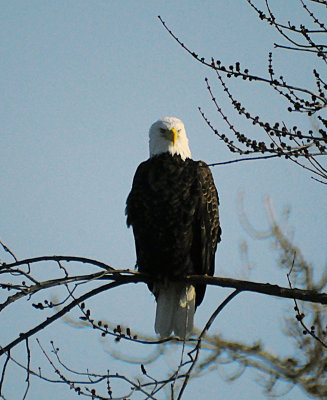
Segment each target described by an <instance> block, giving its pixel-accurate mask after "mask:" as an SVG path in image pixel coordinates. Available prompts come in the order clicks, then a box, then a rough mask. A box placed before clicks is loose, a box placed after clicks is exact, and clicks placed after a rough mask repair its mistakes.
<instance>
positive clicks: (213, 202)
mask: <svg viewBox="0 0 327 400" xmlns="http://www.w3.org/2000/svg"><path fill="white" fill-rule="evenodd" d="M197 164H198V168H197V181H198V184H199V186H198V190H199V192H200V193H199V203H198V208H197V213H196V218H195V221H194V224H195V226H194V244H193V249H192V251H193V253H194V257H195V260H197V261H196V262H195V263H194V265H195V273H196V274H199V275H211V276H212V275H213V274H214V270H215V253H216V248H217V243H218V242H220V238H221V228H220V223H219V211H218V207H219V198H218V193H217V189H216V186H215V183H214V180H213V177H212V174H211V171H210V168H209V167H208V166H207V164H206V163H204V162H203V161H199V162H198V163H197ZM204 292H205V286H204V285H197V286H196V294H197V299H196V305H197V306H198V305H199V304H200V303H201V302H202V300H203V296H204Z"/></svg>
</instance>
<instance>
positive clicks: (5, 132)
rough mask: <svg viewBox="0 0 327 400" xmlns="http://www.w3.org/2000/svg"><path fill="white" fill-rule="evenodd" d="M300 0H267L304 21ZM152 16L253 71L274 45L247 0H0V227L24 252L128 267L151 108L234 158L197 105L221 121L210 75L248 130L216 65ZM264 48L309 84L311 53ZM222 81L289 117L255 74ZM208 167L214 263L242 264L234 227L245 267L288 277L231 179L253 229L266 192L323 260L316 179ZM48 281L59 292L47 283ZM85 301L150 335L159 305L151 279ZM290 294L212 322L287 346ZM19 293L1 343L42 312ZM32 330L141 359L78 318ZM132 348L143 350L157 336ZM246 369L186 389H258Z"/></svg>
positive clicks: (45, 391)
mask: <svg viewBox="0 0 327 400" xmlns="http://www.w3.org/2000/svg"><path fill="white" fill-rule="evenodd" d="M297 3H298V2H297V1H289V3H288V4H285V2H283V1H276V2H275V5H276V7H277V8H276V9H278V8H280V9H281V7H282V8H283V10H284V12H285V14H286V16H285V20H286V21H287V20H288V19H290V18H295V19H296V20H297V21H298V20H300V18H301V15H302V12H300V11H301V10H299V9H298V8H297V7H296V5H297ZM295 10H297V11H295ZM159 14H160V15H161V16H162V17H163V19H164V20H166V22H167V23H168V25H169V26H170V27H171V28H172V29H173V30H174V32H175V33H176V34H177V35H178V36H179V37H180V38H181V39H182V40H183V41H185V43H187V44H188V45H189V46H190V47H191V48H192V50H194V51H196V52H198V53H199V54H201V55H203V56H204V57H208V58H209V57H211V56H214V57H215V58H217V59H221V60H225V61H226V64H229V63H232V62H235V61H241V64H243V65H244V67H248V68H249V69H250V71H252V72H258V73H262V74H263V73H265V72H266V65H267V58H268V52H269V51H270V50H272V47H273V45H272V43H273V42H274V41H276V40H277V37H276V35H275V34H274V31H273V30H272V29H271V28H270V27H269V26H266V25H265V24H263V23H262V22H260V21H258V20H257V18H256V16H255V14H254V13H253V11H252V10H251V9H250V8H249V6H248V5H247V4H246V2H245V1H244V0H235V1H233V2H226V1H223V0H217V1H198V0H196V1H166V2H164V1H138V2H136V1H131V0H129V1H109V0H108V1H104V0H103V1H100V0H95V1H80V0H75V1H63V0H56V1H33V0H31V1H28V2H26V1H14V2H10V1H7V2H2V4H1V17H2V18H1V19H2V23H1V26H0V35H1V39H0V41H1V50H0V51H1V60H2V61H1V66H0V72H1V76H0V80H1V93H2V96H1V106H0V120H1V126H0V160H1V169H0V183H1V196H0V221H1V222H0V237H1V238H2V240H3V241H4V242H5V243H6V244H7V245H8V246H9V247H11V248H12V249H13V250H14V251H15V253H16V255H17V257H18V258H27V257H33V256H39V255H52V254H60V255H79V256H85V257H91V258H96V259H98V260H101V261H103V262H107V263H108V264H109V265H111V266H113V267H115V268H132V267H133V266H134V264H135V251H134V241H133V236H132V232H131V230H127V228H126V224H125V216H124V209H125V201H126V197H127V195H128V192H129V190H130V188H131V182H132V178H133V175H134V172H135V169H136V168H137V166H138V164H139V163H140V162H141V161H143V160H144V159H146V158H147V157H148V137H147V134H148V129H149V126H150V125H151V124H152V122H154V121H155V120H157V119H158V118H160V117H163V116H167V115H170V116H176V117H178V118H181V119H182V120H183V121H184V123H185V126H186V130H187V132H188V136H189V139H190V147H191V150H192V154H193V157H194V158H195V159H203V160H204V161H206V162H208V163H212V162H219V161H224V160H228V159H231V158H232V156H231V154H230V153H229V152H228V151H227V150H226V148H225V147H224V146H223V144H222V143H221V142H219V141H217V140H216V138H215V137H214V136H213V135H212V133H211V131H210V130H209V129H208V128H207V126H206V124H205V123H204V121H203V119H202V118H201V116H200V114H199V112H198V110H197V107H198V106H201V107H202V109H203V110H204V111H205V112H206V113H207V114H208V116H209V117H210V119H211V120H212V121H213V122H214V124H215V125H216V126H217V128H219V129H220V130H226V126H225V125H224V124H223V121H222V120H221V119H220V118H219V117H218V115H217V114H216V112H215V109H214V107H213V104H211V102H210V100H209V95H208V92H207V91H206V89H205V83H204V78H205V77H206V76H207V77H208V78H209V79H210V82H211V83H212V86H213V87H214V88H215V91H216V97H217V99H218V101H219V103H220V104H221V105H222V106H223V107H224V109H225V110H226V112H227V113H228V115H229V116H230V117H231V118H232V120H233V121H235V123H238V124H239V126H238V128H239V129H244V131H245V132H246V133H247V132H251V130H252V129H253V128H252V126H251V125H247V124H246V122H245V121H243V120H240V119H239V118H237V116H236V115H235V114H234V113H233V110H232V108H231V107H230V105H229V104H228V100H227V99H226V97H225V95H224V93H223V91H222V90H221V88H220V87H219V85H218V84H216V80H215V76H214V74H213V73H212V72H210V71H209V70H206V69H204V68H203V67H202V66H201V65H200V64H198V63H196V62H195V61H193V59H192V58H190V56H188V55H187V54H186V53H185V52H184V51H183V50H182V49H181V48H180V47H179V46H178V45H177V44H176V42H174V41H173V40H172V38H171V37H170V36H169V35H168V34H167V32H166V31H165V30H164V28H163V27H162V25H161V24H160V22H159V21H158V19H157V15H159ZM274 54H275V60H276V69H278V67H279V68H280V71H279V72H278V73H280V74H281V73H282V74H283V75H284V76H285V77H288V78H289V81H292V82H293V80H294V81H295V82H296V79H300V80H303V82H304V83H305V84H307V85H310V84H311V83H312V78H311V75H310V71H311V69H312V65H311V64H310V59H309V58H308V59H306V58H304V59H302V58H301V59H300V58H299V55H298V54H294V58H290V57H289V55H287V54H286V53H283V52H276V51H274ZM299 67H301V68H299ZM316 67H318V65H317V66H316ZM283 68H284V69H287V70H289V74H287V73H286V72H284V71H283ZM228 84H229V85H230V87H231V88H232V89H233V90H234V93H235V94H237V95H239V97H240V100H242V101H243V102H244V104H245V105H247V106H249V107H250V109H251V110H253V112H254V113H256V114H257V113H261V115H263V117H264V118H266V119H268V120H269V121H274V120H277V119H279V120H280V119H282V120H283V121H285V122H286V123H292V124H293V122H292V118H293V116H292V115H289V114H288V113H287V112H285V108H286V103H285V102H284V101H282V100H280V99H279V98H278V96H273V95H272V94H271V92H270V91H267V90H266V89H265V87H264V86H263V85H257V86H253V87H252V86H251V87H250V86H249V85H248V84H247V83H246V84H244V82H243V81H241V80H240V81H239V80H234V81H228ZM302 123H303V124H304V125H305V126H309V125H310V123H311V122H310V121H307V120H306V119H304V118H302ZM297 124H298V122H297ZM213 174H214V178H215V181H216V185H217V187H218V190H219V194H220V200H221V209H220V212H221V221H222V228H223V237H222V243H221V244H220V245H219V248H218V252H217V257H216V260H217V262H216V275H217V276H219V275H221V276H228V277H234V278H244V277H247V271H246V270H245V267H244V266H243V265H242V260H241V258H240V253H239V244H240V241H241V240H247V241H248V244H249V255H250V261H251V262H253V263H254V264H255V265H256V268H255V269H254V270H253V271H252V273H251V275H250V277H249V278H250V279H253V280H257V281H262V282H270V283H277V284H281V285H284V286H287V279H286V276H285V274H284V272H282V271H280V270H278V269H277V268H276V265H275V260H276V255H275V254H273V253H272V252H271V249H270V247H269V244H268V243H267V242H262V241H261V242H257V241H253V240H252V239H251V238H249V237H248V236H247V234H246V232H245V231H244V230H243V228H242V227H241V225H240V222H239V217H238V214H237V198H238V194H239V193H240V191H243V192H244V196H245V209H246V212H247V213H248V215H249V218H250V220H251V221H253V223H254V224H255V226H256V227H257V228H258V229H265V228H266V227H267V220H266V218H265V212H264V204H263V198H264V196H265V195H268V196H270V197H271V199H272V202H273V204H274V207H275V210H276V214H277V216H280V215H281V213H282V210H283V209H284V207H285V206H291V209H292V211H291V216H290V219H289V222H288V228H289V229H290V230H293V231H294V238H295V241H296V242H297V243H298V244H299V245H300V246H301V247H302V248H303V252H304V254H305V256H307V257H308V259H309V260H312V261H313V262H314V263H315V268H316V270H317V275H319V271H321V270H322V268H325V266H326V237H327V231H326V226H327V224H326V207H325V197H326V196H325V191H326V188H325V186H323V185H320V184H318V183H316V182H314V181H313V180H311V179H310V175H309V174H308V173H306V172H304V171H303V170H302V169H300V168H299V167H296V166H293V165H291V164H289V163H287V162H285V161H281V160H274V161H266V162H250V163H239V164H237V165H236V164H234V165H229V166H221V167H215V168H213ZM1 258H2V259H3V258H5V256H4V255H1ZM69 267H70V268H73V266H71V265H70V266H69ZM38 268H39V273H40V275H42V277H43V278H46V279H49V278H50V277H52V276H53V275H52V274H53V273H54V272H55V267H53V266H52V267H50V266H49V265H42V266H39V267H38ZM75 268H76V267H75ZM76 271H77V272H78V268H77V269H76ZM228 292H229V291H227V290H224V289H219V288H210V289H209V290H208V293H207V296H206V298H205V301H204V303H203V305H202V306H201V307H200V308H199V309H198V311H197V317H196V322H197V323H198V324H199V325H200V324H201V323H203V322H204V321H205V320H206V319H207V318H208V316H209V315H210V313H211V312H212V311H213V310H214V309H215V307H216V305H217V304H218V302H219V301H220V300H222V299H223V298H224V297H225V296H226V294H227V293H228ZM57 294H58V295H59V294H60V292H59V291H56V290H54V291H53V292H52V295H57ZM43 298H44V296H40V299H43ZM89 306H92V307H93V308H92V309H94V312H95V313H96V318H98V319H108V320H110V321H113V322H116V323H121V324H129V326H130V327H131V329H134V330H135V331H138V330H139V331H141V332H143V333H145V334H153V319H154V310H155V305H154V300H153V297H152V296H151V295H150V294H149V293H148V292H147V289H146V287H145V285H141V284H140V285H133V286H126V287H124V288H122V289H116V290H115V293H114V292H112V293H107V294H102V295H101V296H99V297H98V298H95V299H93V301H91V302H90V304H89ZM292 306H293V305H292V303H291V302H290V301H287V300H286V301H282V300H276V299H267V298H264V297H263V296H259V295H255V294H251V295H248V294H243V295H241V296H239V298H237V299H235V300H234V302H233V303H232V304H231V305H230V306H229V307H228V308H227V309H226V310H225V311H224V312H223V313H222V315H221V316H220V317H219V318H218V319H217V321H216V322H215V324H214V325H213V327H212V330H211V333H221V334H223V335H224V337H226V338H230V339H233V340H241V341H247V342H249V343H251V342H253V341H255V340H262V341H266V342H267V345H268V346H269V347H270V348H271V349H273V350H274V351H278V350H279V347H280V346H282V351H284V352H285V351H287V349H288V347H289V346H290V344H289V342H287V341H285V340H283V339H282V337H281V335H280V334H279V332H280V330H281V327H282V314H281V310H282V309H285V308H287V307H289V308H292ZM20 307H21V308H20V310H18V309H16V313H15V314H14V316H13V314H12V312H10V311H8V312H7V313H6V314H5V318H7V319H6V323H5V325H4V323H3V322H1V339H0V343H1V345H3V344H5V343H6V342H7V340H8V339H9V338H10V337H11V336H12V334H13V332H15V335H17V334H18V333H19V332H20V331H21V330H26V329H27V327H31V326H32V325H31V324H32V322H34V321H36V320H42V319H43V317H44V316H43V314H42V315H41V314H40V312H39V313H37V312H36V313H35V312H33V313H31V312H30V311H29V310H30V303H27V304H26V302H24V300H23V301H22V304H21V306H20ZM34 314H35V315H34ZM144 316H146V318H145V317H144ZM13 317H14V318H13ZM2 321H3V320H2ZM4 326H6V328H5V329H4V328H3V327H4ZM267 327H269V329H267ZM38 337H40V338H41V339H42V340H43V343H44V345H45V346H47V345H48V342H49V340H51V339H54V340H55V341H56V343H57V345H58V346H59V347H61V348H62V349H63V352H65V353H64V354H66V355H67V356H68V357H69V361H71V362H72V363H73V365H74V366H76V365H77V366H78V367H82V368H85V367H86V366H88V365H89V366H90V367H91V369H92V366H93V368H98V371H101V370H103V371H105V370H106V368H110V370H115V371H117V372H120V373H124V372H125V371H128V373H130V374H131V375H136V374H138V373H139V369H138V367H134V366H132V367H125V366H124V365H122V364H117V363H116V362H114V361H112V359H111V358H110V357H109V356H108V355H107V354H106V353H105V352H103V347H102V345H101V344H99V339H98V335H96V334H94V332H88V331H85V330H76V329H74V328H71V327H69V326H67V325H65V324H64V323H63V322H61V321H59V322H57V323H56V324H55V326H54V327H52V328H51V329H48V330H47V331H46V332H43V333H42V334H40V335H38ZM83 344H84V346H83ZM81 347H83V349H84V350H83V351H81ZM120 347H121V348H123V346H122V345H120ZM34 349H35V354H36V355H35V359H34V360H33V362H35V364H34V365H36V366H37V365H38V363H41V362H43V361H41V359H42V357H41V354H40V351H39V349H37V348H36V347H35V348H34ZM117 350H120V348H117ZM20 351H22V352H23V347H22V348H21V349H20ZM131 351H133V352H140V353H141V354H143V353H144V352H147V353H151V351H152V349H151V348H148V349H146V350H145V349H144V348H142V349H136V348H133V349H132V350H131ZM21 358H22V359H24V353H22V355H21ZM165 365H166V364H165ZM167 365H169V366H170V367H173V365H174V363H173V361H172V360H168V362H167ZM125 368H126V370H125ZM156 371H157V370H155V369H154V371H153V374H154V375H155V373H156ZM254 376H255V374H253V373H246V374H244V376H242V378H241V379H240V380H238V381H236V382H235V383H234V384H226V383H224V381H223V380H222V378H221V376H220V374H219V373H217V371H216V372H213V373H211V374H210V375H208V376H207V377H203V378H201V380H196V381H194V382H193V383H191V384H190V388H189V392H188V394H187V396H186V398H188V399H191V400H192V399H196V398H199V396H200V395H201V394H202V396H206V397H210V398H215V397H217V396H218V394H219V395H220V396H221V397H222V398H228V399H231V400H233V399H246V398H251V399H254V400H256V399H262V397H263V394H262V391H261V388H260V387H259V386H258V385H257V384H256V383H255V382H254ZM7 379H8V382H9V383H11V384H12V383H13V382H15V385H12V386H10V385H7V386H6V387H5V390H4V393H6V394H7V398H8V399H12V398H20V397H21V396H22V393H23V392H24V390H25V383H24V374H23V373H21V372H19V371H17V370H16V369H15V368H13V367H11V368H9V370H8V373H7ZM32 383H33V385H32V388H31V394H30V398H31V399H34V398H41V396H42V397H44V398H47V399H55V398H61V399H73V398H74V396H73V394H72V393H71V392H70V391H69V389H68V388H66V387H61V386H60V385H55V386H48V385H45V384H43V383H40V382H38V381H33V382H32ZM295 395H296V398H298V399H299V400H301V399H304V398H306V396H304V395H303V394H302V393H301V392H299V391H293V392H292V393H291V394H290V395H287V396H286V397H285V398H286V399H292V398H295ZM19 396H20V397H19Z"/></svg>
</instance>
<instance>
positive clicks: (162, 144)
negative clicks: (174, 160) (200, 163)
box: [149, 137, 192, 161]
mask: <svg viewBox="0 0 327 400" xmlns="http://www.w3.org/2000/svg"><path fill="white" fill-rule="evenodd" d="M149 147H150V157H154V156H157V155H159V154H163V153H169V154H171V155H172V156H174V155H179V156H180V157H181V159H182V160H183V161H185V160H186V158H192V155H191V150H190V148H189V145H188V139H187V137H185V138H180V140H177V141H176V143H175V144H174V145H173V143H172V142H169V141H168V140H164V139H162V138H151V137H150V142H149Z"/></svg>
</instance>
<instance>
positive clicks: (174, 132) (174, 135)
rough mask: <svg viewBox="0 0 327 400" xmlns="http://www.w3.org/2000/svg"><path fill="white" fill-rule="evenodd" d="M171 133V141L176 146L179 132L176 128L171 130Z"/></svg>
mask: <svg viewBox="0 0 327 400" xmlns="http://www.w3.org/2000/svg"><path fill="white" fill-rule="evenodd" d="M170 133H171V141H172V142H173V146H174V145H175V142H176V138H177V132H176V129H175V128H172V129H170Z"/></svg>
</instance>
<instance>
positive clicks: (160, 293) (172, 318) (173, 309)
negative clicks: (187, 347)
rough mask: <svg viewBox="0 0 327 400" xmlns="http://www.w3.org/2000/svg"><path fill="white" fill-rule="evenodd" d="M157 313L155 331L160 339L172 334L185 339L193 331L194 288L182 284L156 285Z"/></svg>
mask: <svg viewBox="0 0 327 400" xmlns="http://www.w3.org/2000/svg"><path fill="white" fill-rule="evenodd" d="M155 292H156V297H157V312H156V322H155V331H156V333H158V334H159V335H160V336H161V337H162V338H166V337H168V336H169V335H170V334H171V333H172V332H174V333H175V335H176V336H177V337H179V338H180V339H187V338H188V337H189V336H190V335H191V333H192V331H193V320H194V312H195V288H194V286H193V285H185V283H182V282H169V283H168V284H167V285H164V284H161V285H160V284H157V285H156V288H155Z"/></svg>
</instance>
